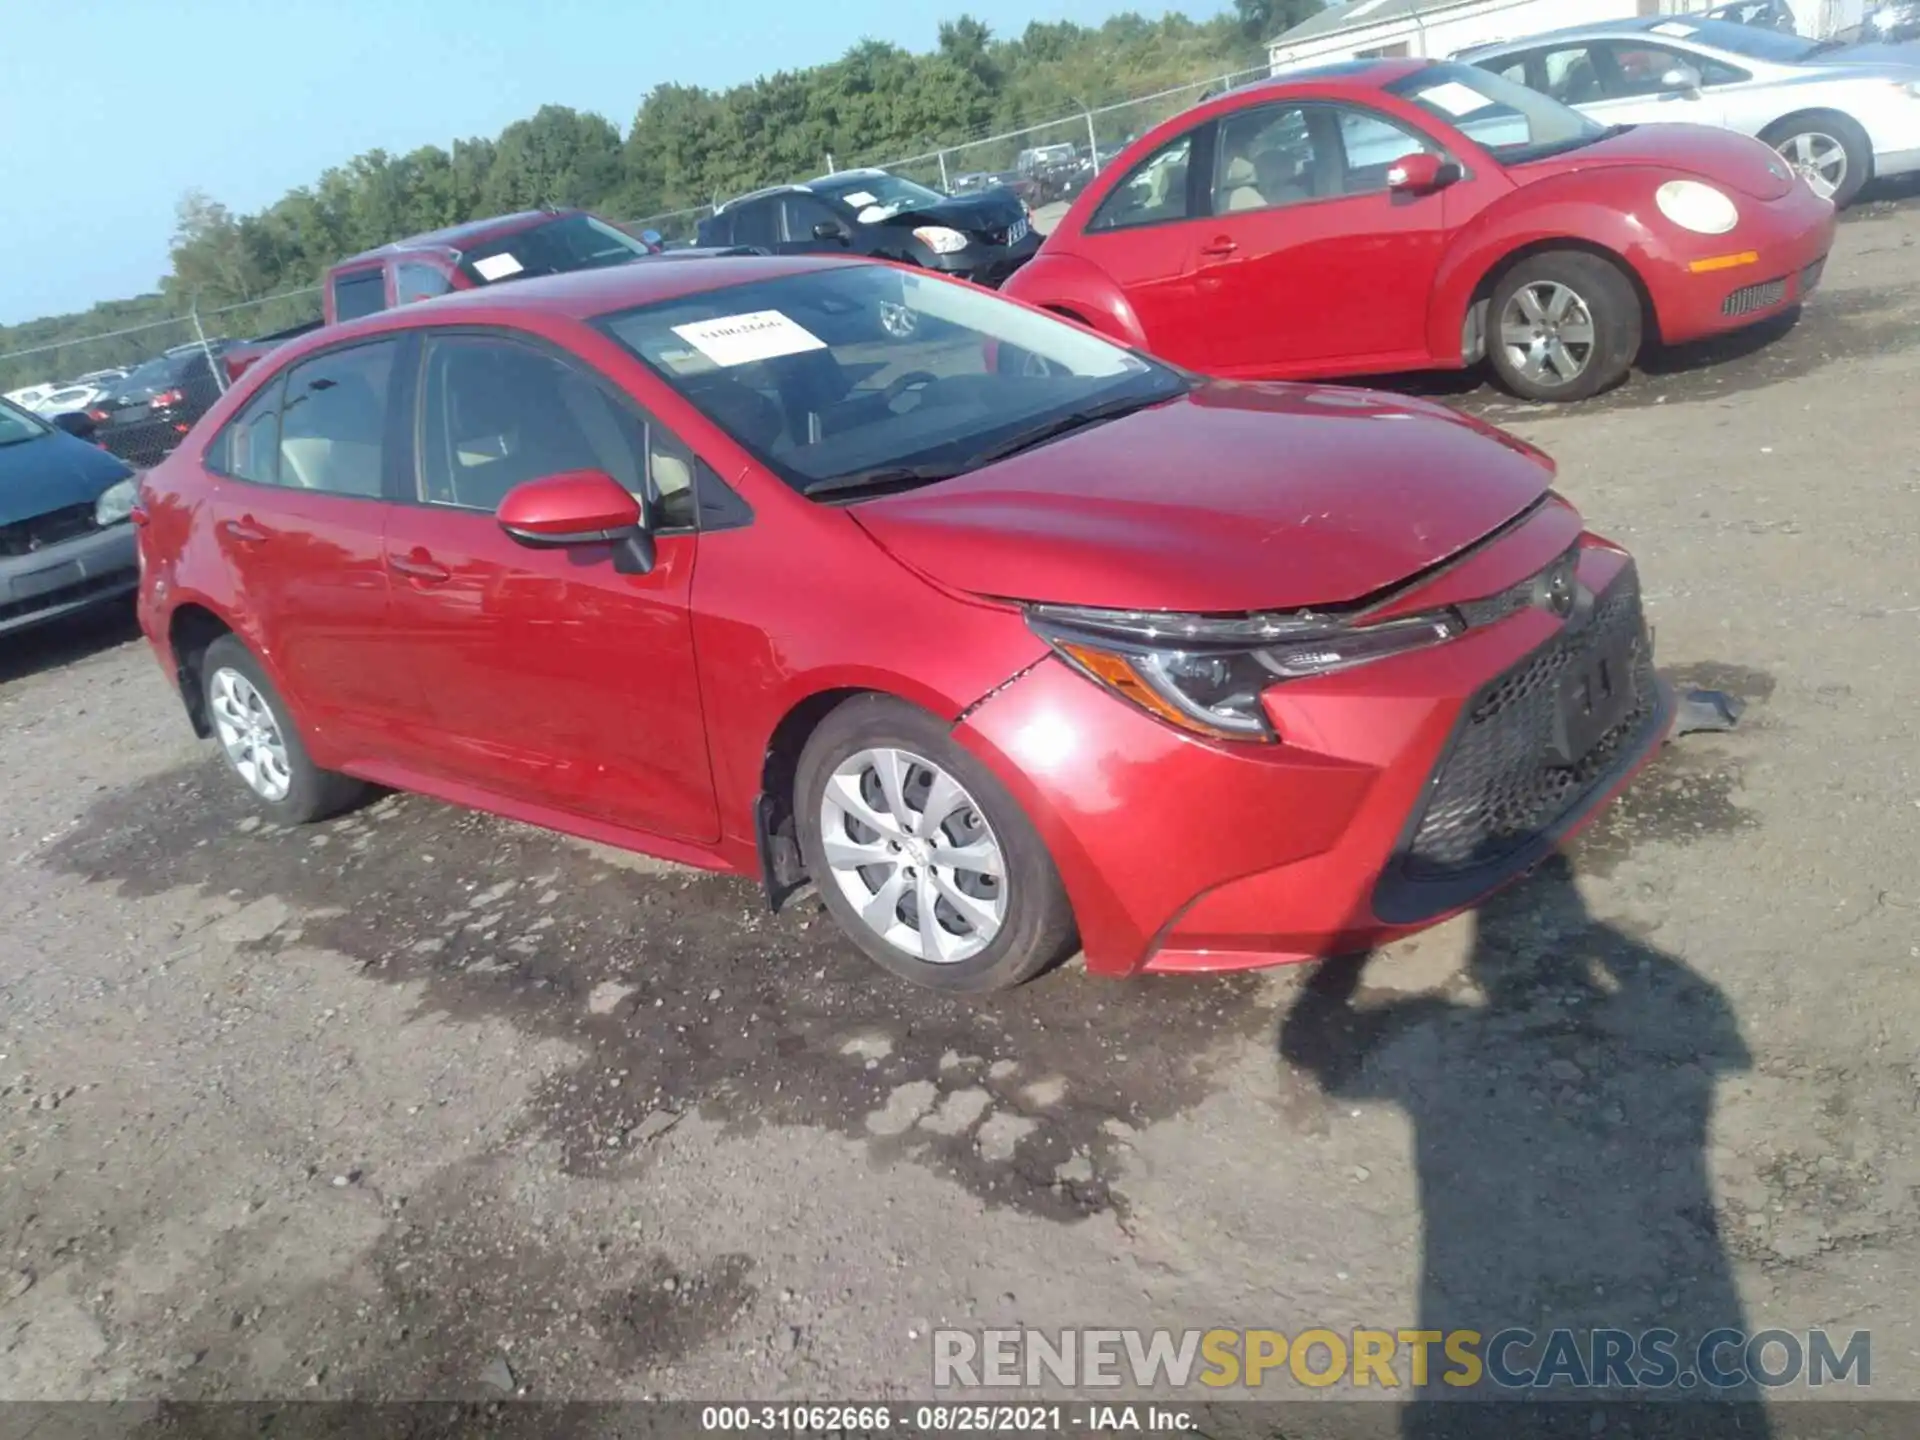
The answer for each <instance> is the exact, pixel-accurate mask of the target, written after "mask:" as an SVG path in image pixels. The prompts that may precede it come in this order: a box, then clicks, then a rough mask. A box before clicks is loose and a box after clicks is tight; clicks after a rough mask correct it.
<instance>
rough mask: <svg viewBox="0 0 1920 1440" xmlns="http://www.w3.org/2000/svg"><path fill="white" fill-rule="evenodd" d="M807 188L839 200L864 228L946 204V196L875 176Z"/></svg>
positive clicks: (847, 177)
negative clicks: (891, 218)
mask: <svg viewBox="0 0 1920 1440" xmlns="http://www.w3.org/2000/svg"><path fill="white" fill-rule="evenodd" d="M807 188H808V189H809V190H811V191H813V193H814V194H816V195H822V196H825V197H826V198H827V199H829V200H838V201H839V202H840V203H841V204H842V205H845V206H846V207H847V208H848V209H850V210H853V211H855V212H857V213H858V216H859V218H860V220H861V221H862V222H863V223H865V224H869V225H870V224H872V223H873V222H874V221H876V220H885V219H887V218H888V217H889V216H892V215H898V214H899V213H900V212H901V211H902V210H920V209H923V208H925V207H926V206H928V205H942V204H945V203H946V198H947V197H946V196H944V195H942V194H940V193H939V192H938V191H935V190H929V189H928V188H927V187H926V186H924V185H916V184H914V182H913V181H911V180H902V179H901V178H900V177H899V176H898V175H888V174H885V173H884V172H875V173H874V174H872V175H843V176H841V177H840V178H838V179H836V180H815V181H814V182H813V183H812V184H810V185H808V186H807Z"/></svg>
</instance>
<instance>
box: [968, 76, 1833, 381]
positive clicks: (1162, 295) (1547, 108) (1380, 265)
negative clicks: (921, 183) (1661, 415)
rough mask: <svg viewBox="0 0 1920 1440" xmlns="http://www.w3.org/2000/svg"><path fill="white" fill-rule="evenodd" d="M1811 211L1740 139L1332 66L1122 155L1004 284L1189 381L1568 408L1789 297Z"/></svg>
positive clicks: (1812, 223) (1501, 87) (1813, 229)
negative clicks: (1348, 387) (1457, 394)
mask: <svg viewBox="0 0 1920 1440" xmlns="http://www.w3.org/2000/svg"><path fill="white" fill-rule="evenodd" d="M1833 230H1834V211H1833V206H1832V204H1830V203H1829V202H1828V201H1826V200H1823V199H1821V198H1820V197H1819V196H1818V195H1816V194H1814V192H1813V190H1812V189H1811V188H1810V187H1809V186H1808V184H1807V183H1806V181H1804V180H1802V179H1800V178H1799V177H1797V176H1796V175H1795V174H1794V172H1793V170H1792V169H1790V168H1789V167H1788V165H1787V163H1786V161H1784V160H1782V159H1781V158H1780V157H1779V156H1778V155H1777V154H1775V153H1774V152H1773V151H1772V150H1771V149H1770V148H1769V147H1767V146H1766V145H1764V144H1762V143H1761V142H1760V141H1758V140H1755V139H1752V138H1751V137H1749V136H1745V135H1736V134H1734V133H1733V132H1732V131H1728V130H1714V129H1708V128H1706V127H1703V126H1697V125H1637V126H1626V125H1616V126H1614V127H1612V128H1611V129H1608V128H1603V127H1602V126H1600V125H1599V124H1597V123H1596V122H1594V121H1593V120H1590V119H1588V118H1587V117H1586V116H1584V115H1581V114H1580V113H1579V112H1577V111H1575V110H1570V109H1568V108H1567V107H1566V106H1564V105H1562V104H1561V103H1560V102H1559V101H1557V100H1554V99H1551V98H1550V97H1548V96H1545V95H1542V94H1539V93H1538V92H1536V91H1533V90H1529V89H1527V88H1526V87H1525V86H1523V85H1517V84H1515V83H1513V82H1512V81H1509V80H1505V79H1502V78H1501V77H1500V76H1498V75H1494V74H1491V73H1489V72H1487V71H1485V70H1480V69H1476V68H1475V67H1473V66H1470V65H1457V64H1450V63H1449V64H1439V63H1426V62H1421V61H1413V60H1372V61H1357V62H1354V63H1351V64H1347V65H1338V66H1330V67H1327V68H1325V69H1321V70H1314V71H1303V72H1301V73H1299V74H1297V75H1292V76H1288V77H1285V78H1283V79H1279V80H1274V81H1270V82H1265V83H1262V84H1259V85H1254V86H1250V87H1248V88H1246V89H1244V90H1238V91H1234V92H1232V93H1230V94H1227V95H1224V96H1222V97H1220V98H1218V99H1216V100H1213V101H1210V102H1208V103H1206V104H1204V105H1200V106H1197V107H1196V108H1194V109H1192V110H1189V111H1187V112H1186V113H1185V114H1183V115H1178V116H1176V117H1175V118H1173V119H1172V120H1169V121H1167V122H1166V123H1165V124H1164V125H1162V126H1160V127H1159V128H1158V129H1157V130H1154V131H1152V132H1150V133H1149V134H1147V135H1145V136H1144V137H1142V138H1141V139H1140V140H1139V141H1138V142H1136V143H1135V144H1133V145H1132V146H1130V147H1128V149H1127V150H1126V151H1125V153H1123V154H1122V155H1121V156H1120V157H1119V158H1118V159H1116V160H1115V161H1114V162H1113V164H1112V165H1111V166H1109V167H1108V168H1107V169H1106V170H1105V171H1104V172H1103V173H1102V175H1101V176H1100V178H1099V179H1098V180H1096V181H1095V182H1094V183H1093V184H1092V185H1091V186H1090V187H1089V188H1088V189H1087V190H1086V192H1085V193H1084V194H1082V195H1081V196H1080V198H1079V199H1077V200H1075V201H1074V203H1073V207H1072V208H1071V209H1070V210H1068V212H1067V214H1066V217H1065V219H1063V220H1062V221H1061V222H1060V224H1059V225H1058V226H1057V227H1056V228H1055V229H1054V231H1053V233H1052V234H1051V235H1049V236H1048V237H1047V239H1046V241H1045V243H1044V244H1043V245H1042V246H1041V248H1040V252H1039V254H1038V255H1036V256H1035V257H1034V259H1033V260H1031V261H1029V262H1028V264H1027V265H1026V266H1025V267H1023V268H1022V269H1021V270H1020V272H1019V273H1018V274H1016V275H1015V276H1014V277H1013V278H1012V279H1011V280H1010V281H1009V282H1008V283H1007V285H1006V293H1007V294H1009V295H1014V296H1017V297H1019V298H1020V299H1022V300H1026V301H1029V302H1031V303H1033V304H1036V305H1043V306H1046V307H1047V308H1049V309H1053V310H1057V311H1059V312H1061V313H1062V314H1065V315H1069V316H1071V317H1073V318H1074V319H1076V320H1079V321H1081V322H1082V323H1084V324H1087V325H1090V326H1092V327H1093V328H1095V329H1097V330H1100V331H1102V332H1103V333H1105V334H1108V335H1112V336H1114V337H1115V338H1117V339H1119V340H1121V341H1123V342H1125V343H1126V344H1129V345H1136V346H1140V347H1142V348H1144V349H1147V350H1150V351H1152V352H1153V353H1154V354H1156V355H1161V356H1164V357H1165V358H1167V359H1169V360H1171V361H1173V362H1174V363H1176V364H1180V365H1187V366H1191V367H1192V368H1194V369H1196V370H1202V371H1205V372H1206V373H1208V374H1210V375H1224V376H1233V377H1239V378H1292V377H1299V376H1309V375H1313V376H1331V375H1367V374H1383V373H1386V372H1389V371H1400V370H1423V369H1429V368H1434V369H1459V368H1462V367H1464V366H1468V365H1472V364H1475V363H1477V362H1478V361H1479V360H1481V359H1482V358H1483V357H1484V358H1487V359H1489V360H1490V361H1491V362H1492V365H1493V368H1494V370H1495V371H1496V372H1497V373H1498V375H1499V378H1500V380H1501V381H1502V383H1504V384H1505V385H1506V386H1507V387H1508V388H1509V389H1511V390H1513V391H1514V392H1515V393H1516V394H1518V395H1522V396H1524V397H1526V398H1528V399H1534V400H1579V399H1584V398H1585V397H1587V396H1589V395H1592V394H1595V393H1596V392H1598V391H1599V390H1602V389H1604V388H1605V387H1606V386H1608V385H1611V384H1613V383H1614V382H1615V381H1617V380H1619V379H1620V378H1621V377H1622V376H1623V375H1625V374H1626V373H1627V370H1628V368H1629V367H1630V366H1631V365H1632V364H1633V360H1634V357H1635V356H1636V355H1637V354H1638V353H1639V351H1640V348H1641V345H1642V343H1643V342H1644V341H1647V340H1658V341H1663V342H1666V343H1669V344H1671V343H1673V342H1676V341H1682V340H1694V339H1698V338H1700V337H1702V336H1706V335H1711V334H1713V333H1715V332H1717V331H1722V330H1732V329H1735V328H1738V327H1740V326H1743V325H1751V324H1752V323H1754V322H1755V321H1756V320H1761V319H1764V318H1766V317H1767V316H1769V315H1773V314H1777V313H1778V312H1780V311H1782V310H1784V309H1787V308H1788V307H1790V306H1792V305H1794V304H1796V303H1798V302H1799V301H1800V300H1801V299H1803V298H1804V297H1805V296H1806V294H1807V293H1808V292H1809V291H1810V290H1812V288H1813V286H1814V285H1815V283H1816V282H1817V281H1818V279H1819V277H1820V269H1821V266H1822V264H1823V263H1824V261H1825V259H1826V255H1827V249H1828V247H1829V246H1830V245H1831V244H1832V242H1833Z"/></svg>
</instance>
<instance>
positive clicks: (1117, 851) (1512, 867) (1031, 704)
mask: <svg viewBox="0 0 1920 1440" xmlns="http://www.w3.org/2000/svg"><path fill="white" fill-rule="evenodd" d="M1581 543H1582V547H1583V548H1582V549H1581V552H1580V561H1579V572H1578V573H1579V578H1580V581H1581V586H1582V588H1583V590H1584V591H1585V592H1586V597H1585V599H1583V602H1582V608H1580V609H1577V610H1576V611H1575V613H1574V614H1573V615H1572V616H1571V617H1569V618H1566V619H1562V618H1561V617H1559V616H1557V615H1554V614H1552V613H1550V612H1548V611H1546V610H1542V609H1537V608H1536V609H1526V610H1522V611H1520V612H1519V613H1515V614H1512V615H1510V616H1508V617H1507V618H1505V619H1502V620H1499V621H1497V622H1496V623H1492V624H1488V625H1485V626H1483V627H1479V628H1475V629H1472V630H1470V631H1469V632H1468V633H1467V634H1465V635H1463V636H1461V637H1460V638H1459V639H1457V640H1454V641H1451V642H1449V643H1447V644H1445V645H1442V646H1438V647H1436V648H1433V649H1431V650H1427V651H1422V652H1417V653H1414V654H1408V655H1403V656H1399V657H1396V658H1394V659H1391V660H1385V661H1380V662H1377V663H1375V664H1373V665H1368V666H1363V667H1360V668H1358V669H1355V670H1351V671H1346V672H1342V673H1338V674H1334V675H1328V676H1323V677H1320V678H1318V679H1315V680H1312V681H1296V682H1290V683H1288V684H1287V685H1285V686H1283V687H1280V688H1279V689H1278V690H1276V691H1274V692H1270V697H1269V703H1270V711H1271V713H1272V715H1273V718H1274V720H1275V723H1276V726H1277V728H1278V730H1279V732H1280V735H1281V740H1282V743H1280V744H1278V745H1237V744H1230V743H1229V744H1213V743H1209V742H1207V741H1205V740H1202V739H1200V738H1199V737H1197V736H1189V735H1186V734H1184V733H1182V732H1179V731H1175V730H1173V729H1171V728H1169V727H1167V726H1165V725H1162V724H1160V723H1159V722H1157V721H1155V720H1153V719H1150V718H1149V717H1147V716H1146V715H1144V714H1142V713H1140V712H1138V711H1136V710H1134V709H1133V708H1132V707H1130V706H1127V705H1125V704H1123V703H1122V702H1120V701H1118V700H1115V699H1112V698H1110V697H1109V696H1107V695H1106V694H1104V693H1103V692H1101V691H1099V690H1098V689H1096V688H1095V687H1094V686H1093V684H1092V683H1091V682H1089V681H1087V680H1085V679H1083V678H1082V677H1080V676H1079V675H1077V674H1075V673H1073V672H1072V671H1071V670H1069V669H1068V668H1067V667H1066V666H1065V665H1064V664H1060V663H1055V662H1051V661H1050V662H1047V663H1044V664H1042V665H1040V666H1038V667H1036V668H1035V669H1034V670H1032V671H1030V672H1028V674H1026V675H1025V676H1023V677H1021V678H1020V679H1019V680H1018V681H1016V682H1014V683H1013V684H1011V685H1009V686H1007V687H1005V688H1004V689H1003V690H1001V691H1000V692H998V693H997V694H996V695H994V696H993V697H991V698H990V699H989V700H988V701H987V702H986V703H984V704H983V705H981V706H980V707H979V709H978V710H976V711H975V712H974V713H973V714H972V715H971V716H969V717H968V718H967V719H966V720H965V721H963V723H962V724H961V726H960V727H959V729H958V731H957V732H956V733H957V736H958V738H960V739H961V740H962V741H963V742H964V743H966V744H968V745H969V746H971V747H972V748H973V749H974V750H975V751H976V752H978V753H979V754H981V755H982V756H983V758H985V759H986V760H987V761H988V762H989V763H991V764H993V765H994V768H995V769H996V771H997V772H998V773H999V774H1000V775H1001V776H1002V777H1003V779H1005V780H1006V781H1007V782H1008V784H1009V786H1010V788H1012V789H1013V790H1014V791H1015V793H1016V795H1018V797H1019V798H1020V800H1021V801H1022V803H1023V804H1024V805H1025V807H1026V809H1027V812H1028V814H1029V815H1031V816H1032V817H1033V818H1034V820H1035V822H1036V824H1037V825H1038V826H1039V828H1040V831H1041V834H1042V836H1043V838H1044V839H1045V840H1046V841H1047V843H1048V846H1049V848H1050V850H1051V852H1052V854H1053V856H1054V860H1055V863H1056V864H1057V865H1058V867H1059V869H1060V872H1061V876H1062V879H1063V880H1064V882H1065V884H1066V886H1067V890H1068V893H1069V895H1070V896H1071V897H1072V900H1073V902H1074V909H1075V914H1076V916H1077V918H1078V919H1079V922H1080V929H1081V936H1082V940H1083V943H1084V947H1085V953H1086V959H1087V966H1088V968H1089V969H1090V970H1092V971H1094V972H1096V973H1100V974H1107V975H1126V974H1131V973H1134V972H1137V971H1140V970H1152V971H1165V970H1227V969H1243V968H1250V967H1255V966H1263V965H1273V964H1282V963H1287V962H1291V961H1298V960H1303V959H1308V958H1312V957H1315V956H1322V955H1330V954H1340V953H1347V952H1351V951H1354V950H1358V949H1363V948H1366V947H1368V946H1371V945H1376V944H1380V943H1382V942H1384V941H1386V940H1389V939H1392V938H1394V937H1396V936H1399V935H1403V934H1407V933H1410V932H1412V931H1415V930H1419V929H1422V928H1425V927H1426V926H1428V925H1431V924H1434V923H1435V922H1437V921H1439V920H1442V919H1444V918H1446V917H1447V916H1449V915H1451V914H1454V913H1456V912H1458V911H1460V910H1462V909H1465V908H1468V907H1470V906H1472V905H1474V904H1476V903H1478V902H1479V901H1481V900H1483V899H1484V898H1485V897H1486V896H1487V895H1489V894H1490V893H1492V892H1493V891H1494V890H1497V889H1499V888H1500V887H1501V886H1503V885H1505V884H1507V883H1509V882H1511V881H1512V880H1514V879H1516V878H1518V877H1519V876H1521V875H1524V874H1525V873H1526V872H1527V871H1529V870H1531V869H1532V868H1533V867H1534V866H1536V865H1537V864H1539V863H1540V861H1541V860H1542V859H1544V858H1545V857H1546V856H1547V855H1548V854H1549V853H1550V852H1551V851H1552V850H1553V848H1554V847H1555V846H1556V845H1558V844H1559V843H1560V842H1561V841H1562V840H1564V839H1565V838H1566V837H1567V836H1568V835H1570V834H1571V833H1573V832H1574V831H1576V830H1577V829H1579V828H1580V827H1581V826H1582V825H1583V824H1584V823H1585V822H1586V821H1588V820H1590V819H1591V818H1592V817H1593V816H1594V815H1595V814H1597V813H1598V812H1599V811H1600V810H1601V809H1602V808H1603V807H1604V806H1605V804H1606V802H1607V801H1608V800H1609V799H1610V798H1611V797H1612V796H1613V795H1614V794H1615V793H1617V792H1618V791H1619V789H1620V788H1621V787H1622V786H1623V785H1624V784H1625V783H1626V782H1627V780H1628V779H1629V778H1630V777H1631V776H1632V774H1633V773H1634V771H1635V770H1636V769H1637V768H1638V767H1639V766H1640V765H1641V764H1642V763H1643V762H1644V761H1645V760H1646V759H1647V758H1648V757H1649V756H1650V755H1651V754H1652V753H1653V752H1654V751H1655V750H1656V749H1657V748H1658V746H1659V745H1660V743H1661V741H1662V740H1663V739H1664V737H1665V735H1666V732H1667V729H1668V727H1669V724H1670V718H1671V712H1672V698H1671V694H1670V692H1669V691H1668V690H1667V689H1666V687H1665V686H1663V685H1662V684H1661V683H1660V682H1659V681H1658V680H1657V679H1656V677H1655V675H1654V671H1653V657H1652V647H1651V644H1650V642H1649V639H1648V636H1647V632H1646V628H1645V623H1644V620H1643V618H1642V615H1641V608H1640V597H1639V586H1638V580H1637V577H1636V574H1635V571H1634V568H1633V563H1632V561H1631V560H1630V559H1629V558H1628V557H1627V556H1626V555H1625V554H1624V553H1623V552H1622V551H1620V550H1618V549H1616V548H1614V547H1612V546H1611V545H1608V544H1606V543H1605V542H1603V541H1599V540H1597V539H1596V538H1594V537H1591V536H1589V537H1584V538H1583V540H1582V542H1581ZM1608 667H1610V673H1608V676H1607V679H1608V683H1609V687H1610V688H1612V689H1618V690H1619V691H1620V692H1621V693H1622V695H1623V698H1622V699H1620V700H1619V701H1617V702H1614V703H1613V704H1611V705H1609V706H1606V707H1602V709H1601V711H1600V712H1599V713H1598V718H1597V719H1596V717H1595V716H1594V715H1591V714H1589V715H1587V716H1586V721H1587V724H1588V727H1589V728H1588V730H1587V731H1586V732H1585V733H1570V727H1569V722H1568V718H1567V709H1566V697H1567V695H1568V692H1569V688H1570V687H1580V686H1589V685H1590V684H1591V683H1593V682H1594V679H1595V677H1597V676H1599V675H1600V674H1602V672H1603V670H1607V669H1608ZM1629 675H1630V676H1631V678H1632V684H1631V685H1624V684H1622V682H1624V681H1626V679H1627V677H1628V676H1629ZM1583 713H1584V712H1583ZM1571 731H1572V732H1579V726H1578V725H1577V724H1576V725H1573V726H1572V727H1571Z"/></svg>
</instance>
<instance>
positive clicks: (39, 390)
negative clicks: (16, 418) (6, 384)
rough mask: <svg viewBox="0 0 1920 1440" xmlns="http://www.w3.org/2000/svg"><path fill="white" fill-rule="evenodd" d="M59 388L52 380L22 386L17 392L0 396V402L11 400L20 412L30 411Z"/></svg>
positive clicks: (8, 392) (10, 391)
mask: <svg viewBox="0 0 1920 1440" xmlns="http://www.w3.org/2000/svg"><path fill="white" fill-rule="evenodd" d="M59 388H60V386H59V384H58V382H56V381H52V380H47V381H43V382H42V383H41V384H38V385H22V386H21V387H20V388H19V389H18V390H9V391H7V393H6V394H5V395H0V400H11V401H12V402H13V403H14V404H16V405H18V406H19V407H20V408H21V409H22V410H31V409H33V407H34V406H36V405H38V404H39V403H40V402H41V401H42V400H44V399H46V398H47V396H49V395H51V394H53V392H54V391H56V390H58V389H59Z"/></svg>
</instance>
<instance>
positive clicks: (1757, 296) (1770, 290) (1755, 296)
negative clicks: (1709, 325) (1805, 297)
mask: <svg viewBox="0 0 1920 1440" xmlns="http://www.w3.org/2000/svg"><path fill="white" fill-rule="evenodd" d="M1786 294H1787V279H1786V277H1785V276H1784V275H1783V276H1781V277H1780V278H1779V279H1778V280H1762V281H1761V282H1760V283H1759V284H1758V285H1742V286H1741V287H1740V288H1739V289H1738V290H1736V291H1734V292H1733V293H1732V294H1731V295H1729V296H1727V298H1726V299H1725V300H1722V301H1721V302H1720V313H1721V314H1722V315H1751V314H1753V312H1754V311H1756V310H1764V309H1766V308H1767V307H1768V306H1769V305H1778V304H1779V303H1780V302H1781V301H1782V300H1784V299H1785V298H1786Z"/></svg>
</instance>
